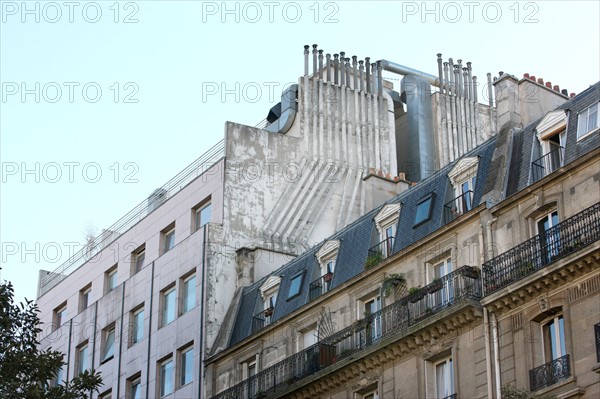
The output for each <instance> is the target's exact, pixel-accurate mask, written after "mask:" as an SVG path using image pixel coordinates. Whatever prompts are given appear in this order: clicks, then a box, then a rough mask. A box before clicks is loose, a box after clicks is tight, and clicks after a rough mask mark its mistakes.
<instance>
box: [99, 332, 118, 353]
mask: <svg viewBox="0 0 600 399" xmlns="http://www.w3.org/2000/svg"><path fill="white" fill-rule="evenodd" d="M114 354H115V330H114V329H113V330H110V331H108V332H107V333H106V341H105V342H104V355H103V356H102V360H106V359H108V358H109V357H111V356H113V355H114Z"/></svg>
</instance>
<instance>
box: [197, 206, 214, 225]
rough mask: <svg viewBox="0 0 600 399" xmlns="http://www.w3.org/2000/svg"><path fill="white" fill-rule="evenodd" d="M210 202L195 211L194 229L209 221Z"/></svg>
mask: <svg viewBox="0 0 600 399" xmlns="http://www.w3.org/2000/svg"><path fill="white" fill-rule="evenodd" d="M211 205H212V204H208V205H206V206H205V207H204V208H202V209H199V210H198V211H197V212H196V229H199V228H200V227H202V226H204V225H205V224H206V223H208V222H210V216H211V212H212V210H211V208H212V206H211Z"/></svg>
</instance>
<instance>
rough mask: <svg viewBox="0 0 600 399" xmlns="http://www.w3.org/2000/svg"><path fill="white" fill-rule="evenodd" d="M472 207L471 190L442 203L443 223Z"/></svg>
mask: <svg viewBox="0 0 600 399" xmlns="http://www.w3.org/2000/svg"><path fill="white" fill-rule="evenodd" d="M471 209H473V191H471V190H469V191H466V192H465V193H463V194H462V195H459V196H458V197H456V198H454V199H453V200H452V201H449V202H447V203H446V205H444V223H450V222H451V221H453V220H454V219H456V218H457V217H459V216H462V215H464V214H465V213H467V212H469V211H470V210H471Z"/></svg>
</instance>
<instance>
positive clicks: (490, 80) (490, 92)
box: [487, 72, 494, 126]
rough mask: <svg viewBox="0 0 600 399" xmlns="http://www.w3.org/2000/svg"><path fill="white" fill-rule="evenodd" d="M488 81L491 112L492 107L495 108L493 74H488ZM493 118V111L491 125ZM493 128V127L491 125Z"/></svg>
mask: <svg viewBox="0 0 600 399" xmlns="http://www.w3.org/2000/svg"><path fill="white" fill-rule="evenodd" d="M487 81H488V99H489V106H490V110H491V109H492V107H493V106H494V101H493V98H492V96H493V93H492V74H491V73H489V72H488V73H487ZM491 118H492V111H490V123H491V122H492V121H491ZM490 126H491V125H490Z"/></svg>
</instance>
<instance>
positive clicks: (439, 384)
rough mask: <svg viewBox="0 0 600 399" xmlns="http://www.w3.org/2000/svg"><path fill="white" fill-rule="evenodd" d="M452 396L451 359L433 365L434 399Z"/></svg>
mask: <svg viewBox="0 0 600 399" xmlns="http://www.w3.org/2000/svg"><path fill="white" fill-rule="evenodd" d="M452 395H454V369H453V366H452V358H451V357H449V358H446V359H444V360H442V361H440V362H437V363H435V397H436V398H439V399H443V398H448V397H450V396H452Z"/></svg>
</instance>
